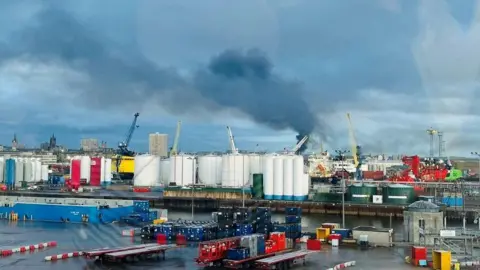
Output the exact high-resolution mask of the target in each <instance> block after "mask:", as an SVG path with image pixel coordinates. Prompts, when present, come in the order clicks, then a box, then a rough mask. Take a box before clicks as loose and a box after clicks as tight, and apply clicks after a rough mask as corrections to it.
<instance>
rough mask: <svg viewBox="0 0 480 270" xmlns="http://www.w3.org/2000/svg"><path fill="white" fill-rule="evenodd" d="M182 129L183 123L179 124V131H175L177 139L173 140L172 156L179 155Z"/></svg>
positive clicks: (179, 122)
mask: <svg viewBox="0 0 480 270" xmlns="http://www.w3.org/2000/svg"><path fill="white" fill-rule="evenodd" d="M181 129H182V121H178V122H177V130H176V131H175V139H173V145H172V148H171V149H170V156H171V157H173V156H176V155H178V141H179V140H180V131H181Z"/></svg>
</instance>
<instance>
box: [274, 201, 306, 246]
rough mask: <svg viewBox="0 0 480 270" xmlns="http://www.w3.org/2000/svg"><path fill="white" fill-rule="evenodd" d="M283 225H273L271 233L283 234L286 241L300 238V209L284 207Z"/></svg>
mask: <svg viewBox="0 0 480 270" xmlns="http://www.w3.org/2000/svg"><path fill="white" fill-rule="evenodd" d="M285 214H286V216H285V223H278V222H277V223H274V224H273V231H274V232H282V233H285V237H286V238H287V239H291V240H296V239H298V238H300V237H301V236H302V217H301V215H302V208H299V207H285Z"/></svg>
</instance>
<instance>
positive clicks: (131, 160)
mask: <svg viewBox="0 0 480 270" xmlns="http://www.w3.org/2000/svg"><path fill="white" fill-rule="evenodd" d="M119 158H120V162H119V164H120V168H118V174H119V176H120V179H133V172H134V170H135V157H128V156H115V157H113V158H112V171H113V172H117V159H119Z"/></svg>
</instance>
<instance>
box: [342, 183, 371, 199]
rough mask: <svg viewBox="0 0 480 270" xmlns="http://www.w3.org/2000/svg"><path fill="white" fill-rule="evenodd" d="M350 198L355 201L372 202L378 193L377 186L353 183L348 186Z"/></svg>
mask: <svg viewBox="0 0 480 270" xmlns="http://www.w3.org/2000/svg"><path fill="white" fill-rule="evenodd" d="M348 194H349V200H350V201H351V202H354V203H371V202H372V198H373V197H372V196H373V195H377V186H375V185H368V184H365V185H363V184H353V185H351V186H349V187H348Z"/></svg>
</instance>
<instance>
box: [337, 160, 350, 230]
mask: <svg viewBox="0 0 480 270" xmlns="http://www.w3.org/2000/svg"><path fill="white" fill-rule="evenodd" d="M335 152H336V153H338V155H339V156H340V161H341V164H342V226H343V227H342V228H345V178H344V177H343V173H344V172H343V170H345V165H344V160H345V154H347V153H349V152H350V151H348V150H335Z"/></svg>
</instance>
